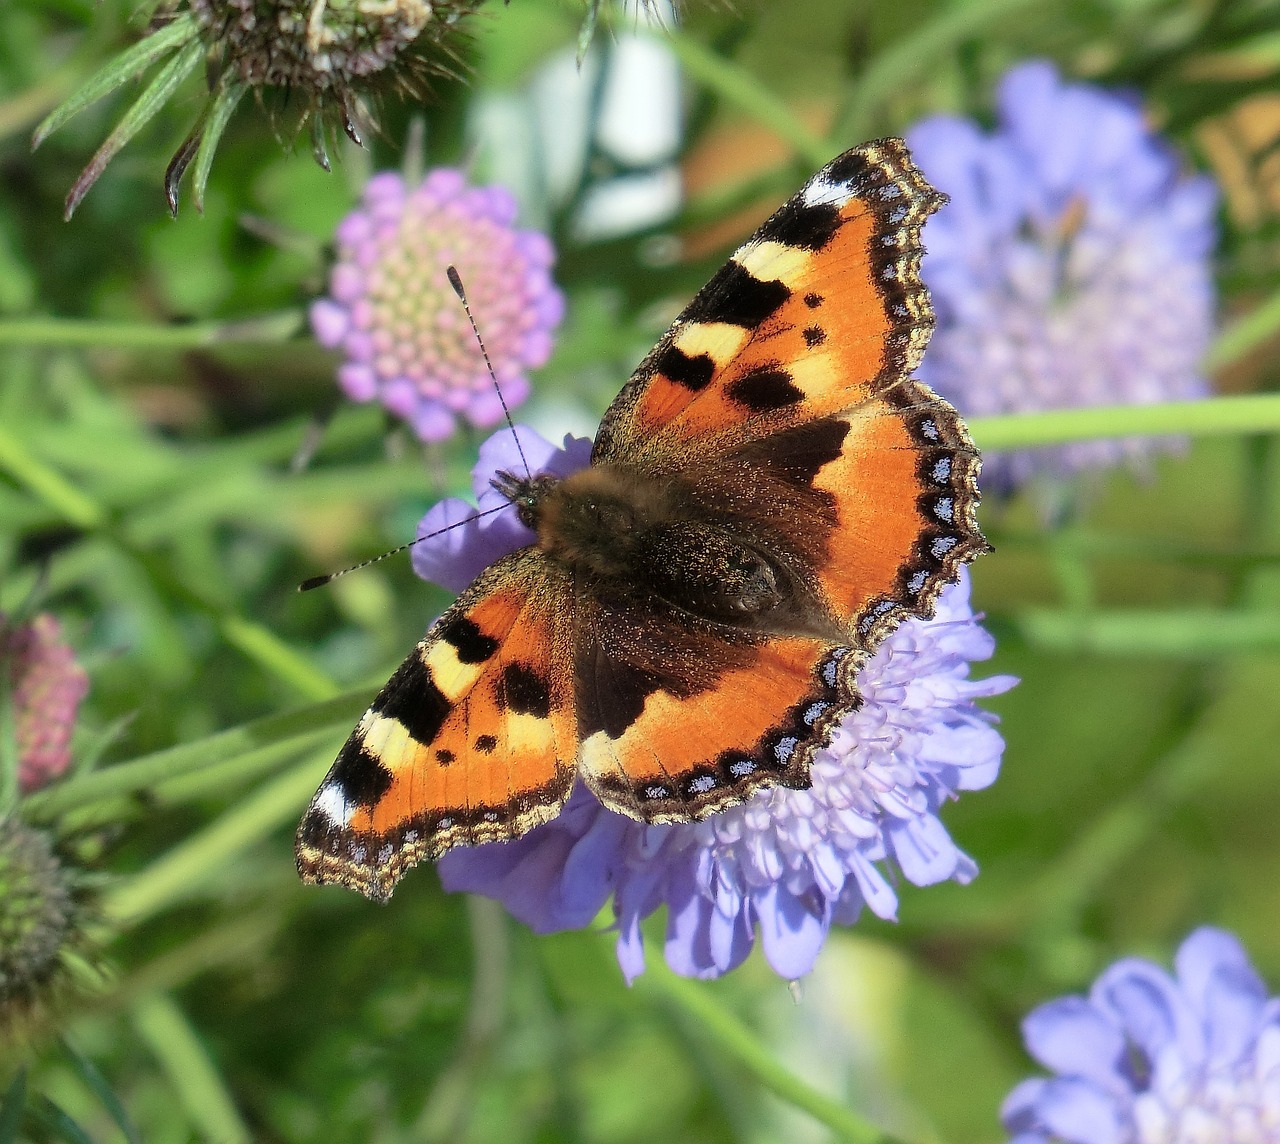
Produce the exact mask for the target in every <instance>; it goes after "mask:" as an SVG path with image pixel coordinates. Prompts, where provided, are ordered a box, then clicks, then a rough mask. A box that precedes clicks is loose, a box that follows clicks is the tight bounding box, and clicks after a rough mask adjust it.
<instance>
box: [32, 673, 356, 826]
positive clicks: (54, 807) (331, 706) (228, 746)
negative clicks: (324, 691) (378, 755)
mask: <svg viewBox="0 0 1280 1144" xmlns="http://www.w3.org/2000/svg"><path fill="white" fill-rule="evenodd" d="M369 695H370V692H369V689H368V688H361V689H359V690H356V691H348V692H346V693H345V694H343V695H339V696H337V697H336V698H334V699H330V700H328V701H326V702H324V703H315V704H312V705H310V706H307V707H299V708H296V709H295V710H293V711H287V712H285V713H284V714H282V715H268V716H267V717H265V718H263V719H255V720H253V721H252V722H249V723H244V724H241V725H240V726H239V727H232V728H231V729H230V730H227V731H219V732H218V733H217V734H215V735H208V736H206V737H205V738H203V739H197V740H196V741H195V742H192V743H182V744H180V745H179V746H176V747H169V748H167V749H166V750H163V751H156V752H155V753H154V754H150V755H144V756H143V757H142V758H140V759H134V760H133V761H132V762H128V763H117V764H116V765H115V766H112V767H106V768H105V769H103V770H100V771H91V772H90V773H89V774H87V775H82V776H80V777H78V778H74V779H70V780H69V781H67V782H63V783H57V784H55V785H53V786H50V787H46V788H45V789H44V790H41V791H37V792H36V793H35V794H32V795H29V796H28V797H27V799H26V801H25V802H24V804H23V809H24V813H25V816H26V817H27V818H30V819H31V820H33V821H37V822H48V821H51V820H52V819H55V818H57V817H58V816H59V815H61V814H65V813H66V812H67V811H69V810H75V809H77V808H79V807H83V806H90V805H92V804H94V803H98V802H103V801H105V800H107V799H112V798H119V797H121V796H126V795H132V794H137V793H139V792H140V791H144V790H150V789H151V788H152V787H154V786H156V785H158V784H160V783H163V782H165V781H166V780H171V779H176V778H179V777H180V776H183V775H191V774H193V773H195V772H197V771H200V770H203V769H204V768H206V767H209V766H213V765H229V764H231V763H233V762H236V761H237V760H239V761H241V762H243V761H244V760H245V759H247V758H249V757H250V756H252V755H255V754H257V753H258V752H261V751H276V750H281V751H285V750H286V744H288V745H289V747H288V749H292V747H293V746H295V745H297V744H299V743H302V742H305V741H306V740H307V738H308V736H311V735H315V734H318V733H320V732H321V731H323V730H325V729H326V728H329V729H331V730H332V731H333V733H334V734H335V737H336V735H337V734H338V733H339V732H341V731H342V730H343V729H344V728H349V725H350V724H351V723H353V722H354V721H355V720H356V719H357V718H359V716H360V713H361V712H362V711H363V710H364V709H365V707H366V706H368V703H369Z"/></svg>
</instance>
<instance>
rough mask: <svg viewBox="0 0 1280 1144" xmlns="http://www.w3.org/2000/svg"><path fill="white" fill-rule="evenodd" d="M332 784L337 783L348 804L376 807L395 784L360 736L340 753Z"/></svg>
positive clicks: (349, 742)
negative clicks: (379, 800) (376, 803)
mask: <svg viewBox="0 0 1280 1144" xmlns="http://www.w3.org/2000/svg"><path fill="white" fill-rule="evenodd" d="M327 781H328V782H332V783H337V785H338V787H339V788H340V789H341V790H342V794H343V796H344V797H345V798H346V800H347V802H354V803H359V804H360V805H361V806H372V805H373V804H374V803H375V802H377V801H378V799H380V798H381V797H382V796H383V795H384V794H386V793H387V788H388V787H389V786H390V785H391V772H390V771H389V770H387V768H386V767H384V766H383V765H382V764H381V763H380V762H379V761H378V760H377V759H376V758H375V757H374V756H373V755H371V754H370V753H369V752H368V751H367V750H366V749H365V745H364V743H363V742H362V741H361V740H360V738H359V737H358V735H352V736H351V738H350V739H348V740H347V744H346V746H345V747H343V748H342V750H341V752H339V754H338V758H337V761H336V762H335V763H334V764H333V769H332V770H331V771H330V772H329V778H328V780H327Z"/></svg>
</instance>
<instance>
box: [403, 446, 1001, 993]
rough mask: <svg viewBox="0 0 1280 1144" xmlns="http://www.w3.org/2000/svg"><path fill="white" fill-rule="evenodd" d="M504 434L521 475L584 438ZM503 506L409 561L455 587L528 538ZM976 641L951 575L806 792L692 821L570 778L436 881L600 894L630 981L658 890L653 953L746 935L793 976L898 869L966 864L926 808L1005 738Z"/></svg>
mask: <svg viewBox="0 0 1280 1144" xmlns="http://www.w3.org/2000/svg"><path fill="white" fill-rule="evenodd" d="M518 432H519V440H520V442H521V444H522V445H523V448H524V452H525V456H526V458H527V460H528V463H529V466H530V469H531V470H532V471H534V472H538V471H547V472H555V473H557V474H559V475H565V474H566V473H568V472H572V471H573V470H575V469H577V468H580V467H581V466H582V465H585V464H586V463H587V461H588V459H589V455H590V444H589V442H585V441H579V440H573V439H566V443H565V449H564V450H555V449H554V448H553V447H552V446H550V445H549V444H547V443H546V442H544V441H541V440H540V439H538V438H537V437H536V435H535V434H533V433H532V432H531V431H529V430H526V429H524V428H521V429H519V431H518ZM513 445H514V442H513V440H512V434H511V432H510V431H505V430H504V431H502V432H500V433H497V434H495V435H494V436H493V437H491V438H490V440H489V442H488V443H487V444H486V445H485V447H484V448H483V449H482V452H481V459H480V463H479V464H478V465H477V467H476V470H475V480H476V489H477V492H478V494H479V495H480V499H481V507H482V508H484V507H486V504H487V501H488V500H491V499H492V497H494V496H496V495H497V494H493V493H491V490H489V487H488V482H489V479H490V478H491V477H492V476H493V473H494V471H495V468H502V469H509V470H512V471H514V472H522V471H523V470H522V466H521V462H520V459H519V457H518V456H517V455H516V452H515V449H514V448H513ZM467 512H468V509H467V507H466V506H465V505H464V504H463V503H462V502H456V501H455V502H446V503H445V504H444V505H437V506H436V508H434V509H432V511H431V512H430V513H429V514H428V515H427V517H426V518H425V519H424V520H423V522H422V524H421V525H420V526H419V535H425V534H426V533H428V532H432V531H435V530H436V529H439V528H441V527H443V526H444V525H446V524H452V523H454V522H455V521H457V520H461V519H465V515H466V514H467ZM514 516H515V513H514V510H509V511H506V510H504V511H502V512H498V513H495V514H494V515H492V516H489V517H485V518H483V519H475V520H472V521H470V522H469V523H467V524H466V525H464V526H463V527H461V528H456V529H453V530H452V531H450V532H446V533H443V534H442V535H440V536H438V537H436V538H435V539H434V540H432V541H428V542H426V543H424V544H420V545H418V546H417V548H416V549H415V552H416V553H417V556H416V558H415V568H416V569H417V570H418V572H419V573H420V574H423V575H426V576H427V577H428V578H430V579H433V580H435V581H437V582H438V583H441V584H444V585H445V586H447V587H451V588H458V587H460V586H462V585H463V584H465V583H466V582H467V581H468V580H469V579H470V578H471V577H472V576H473V575H474V574H475V572H476V571H478V570H479V568H481V567H483V566H484V565H486V564H488V563H490V562H491V561H492V560H494V559H496V558H497V557H498V556H500V555H502V554H503V553H504V552H507V551H510V550H511V549H512V548H514V547H518V546H520V545H523V544H527V543H529V542H530V540H531V539H532V534H531V533H529V532H528V531H527V530H524V529H523V527H522V526H520V524H519V522H518V521H515V520H514ZM513 522H514V523H513ZM424 549H425V550H426V551H424ZM992 649H993V644H992V640H991V637H990V636H989V635H988V634H987V633H986V632H985V631H984V630H983V629H982V628H981V627H980V626H979V624H978V623H977V620H976V619H975V617H974V615H973V612H972V610H971V609H970V606H969V586H968V581H967V579H962V580H961V581H960V582H959V583H957V584H955V585H953V586H952V587H950V588H949V589H947V591H946V592H944V593H943V595H942V597H941V599H940V600H939V602H938V608H937V615H936V616H935V618H934V619H932V620H929V621H909V622H907V623H905V624H903V625H902V626H901V627H900V628H899V629H898V630H897V631H896V632H895V633H894V634H893V635H892V636H890V637H889V639H887V640H886V641H885V642H884V643H883V644H882V645H881V647H880V648H879V649H878V651H877V652H876V654H875V655H874V656H873V657H872V659H871V660H870V661H869V662H868V664H867V666H866V667H865V668H864V669H863V670H862V673H861V675H860V676H859V683H860V687H861V689H862V692H863V696H864V703H863V705H862V707H861V708H860V709H859V710H858V711H857V712H855V713H853V714H851V715H850V716H849V717H848V718H847V719H846V720H845V722H844V723H843V724H842V725H841V727H840V728H839V729H838V731H837V732H836V734H835V735H834V737H833V739H832V741H831V743H830V744H829V746H828V747H827V748H826V749H824V750H822V751H820V752H819V753H818V754H817V756H816V758H815V760H814V764H813V772H812V774H813V785H812V787H811V789H809V790H806V791H792V790H770V791H762V792H760V793H758V794H757V795H756V796H755V797H753V798H752V799H751V800H750V801H749V802H747V803H745V804H744V805H742V806H739V807H734V808H732V809H730V810H727V811H725V812H723V813H721V814H718V815H715V816H713V817H712V818H710V819H708V820H707V821H704V822H701V823H694V824H682V825H663V826H645V825H643V824H641V823H638V822H635V821H633V820H631V819H629V818H625V817H623V816H621V815H618V814H615V813H614V812H612V811H610V810H606V809H605V808H604V807H603V806H601V805H600V803H599V802H598V801H597V800H596V799H595V797H594V796H593V795H592V794H591V793H590V792H589V791H588V790H586V788H585V787H584V786H582V785H581V784H579V785H578V786H577V787H576V788H575V789H574V791H573V794H572V796H571V797H570V799H569V802H568V805H567V806H566V807H565V809H564V811H563V812H562V813H561V814H560V816H559V817H558V818H556V819H555V820H553V821H552V822H550V823H547V824H546V825H544V826H540V827H537V828H535V829H534V830H532V831H530V832H529V833H528V834H526V835H524V836H523V837H522V838H519V839H516V840H515V841H512V842H506V843H492V844H487V845H483V846H477V847H473V848H467V849H456V850H453V851H450V852H449V853H448V854H446V855H445V856H444V857H443V858H442V859H441V860H440V863H439V867H440V876H441V879H442V880H443V882H444V885H445V887H446V888H447V889H450V890H467V891H471V892H473V893H480V894H486V895H488V896H490V897H493V898H496V899H498V900H499V901H501V902H503V903H504V904H505V905H506V906H507V908H508V909H509V910H510V911H511V912H512V913H513V914H514V915H515V916H516V917H517V918H519V919H520V920H522V921H524V922H525V923H527V924H528V925H529V926H530V927H531V928H533V929H534V930H536V931H538V932H540V933H549V932H554V931H558V930H565V929H576V928H580V927H582V926H585V925H588V924H589V923H590V922H591V921H592V920H593V919H594V918H595V916H596V915H597V914H598V913H599V911H600V909H601V908H602V907H603V906H604V905H605V903H606V902H607V901H608V900H609V898H610V896H612V897H613V908H614V914H615V917H616V919H617V927H618V961H619V963H620V965H621V966H622V970H623V972H624V973H625V974H626V976H627V978H628V979H629V980H630V979H632V978H634V977H635V976H636V975H638V974H639V973H641V972H642V971H643V969H644V959H645V951H644V940H643V937H642V934H641V928H640V925H641V922H642V921H643V919H644V918H646V917H647V916H649V915H650V914H652V913H654V912H655V911H656V910H657V909H658V908H659V907H660V906H663V905H665V906H666V907H667V935H666V941H665V946H664V954H665V957H666V960H667V962H668V964H670V965H671V967H672V968H673V969H675V970H676V971H677V972H678V973H682V974H685V975H687V976H694V977H716V976H719V975H720V974H722V973H725V972H727V971H728V970H730V969H732V968H733V967H734V966H736V965H738V964H740V963H741V962H742V961H743V959H745V958H746V956H747V955H748V954H749V953H750V952H751V950H752V948H753V946H754V945H755V942H756V941H757V939H759V941H760V942H761V945H762V946H763V949H764V954H765V957H766V958H767V959H768V961H769V964H770V965H771V966H772V967H773V968H774V970H775V971H776V972H778V973H779V974H781V975H782V976H783V977H786V978H788V979H791V978H796V977H800V976H802V975H803V974H805V973H807V972H808V971H809V970H810V969H811V968H812V967H813V963H814V959H815V958H816V957H817V954H818V951H819V949H820V948H821V946H822V943H823V941H824V940H825V938H826V935H827V932H828V930H829V929H830V927H831V925H832V924H833V923H842V924H849V923H851V922H853V921H855V920H856V919H857V918H858V916H859V914H860V913H861V912H862V910H863V908H864V907H865V908H868V909H870V910H871V912H872V913H874V914H876V915H877V916H879V917H882V918H892V917H894V915H895V912H896V909H897V902H898V898H897V891H896V889H895V887H894V881H893V880H894V878H895V877H896V876H897V875H901V876H902V877H905V878H906V880H907V881H909V882H911V883H913V884H915V885H921V886H923V885H930V884H933V883H935V882H941V881H946V880H953V881H957V882H968V881H969V880H971V879H972V878H973V877H974V876H975V874H976V873H977V867H976V865H975V864H974V863H973V861H972V859H970V858H969V857H968V856H967V855H966V854H964V853H963V852H962V851H961V850H960V849H959V848H958V847H957V846H956V845H955V843H954V842H953V841H952V839H951V837H950V835H949V834H948V833H947V831H946V828H945V827H944V826H943V825H942V822H941V820H940V819H939V817H938V811H939V810H940V808H941V806H942V804H943V803H944V802H946V801H948V800H949V799H951V798H954V797H955V796H956V795H957V794H958V793H959V792H960V791H962V790H978V789H981V788H983V787H986V786H988V785H990V784H991V783H992V782H993V781H994V780H995V778H996V775H997V773H998V771H999V767H1000V758H1001V753H1002V751H1003V747H1004V743H1003V740H1002V739H1001V738H1000V735H999V734H998V733H997V732H996V730H995V728H994V726H993V723H994V719H993V718H992V717H991V716H990V715H987V714H985V713H984V712H982V711H981V710H980V709H979V708H978V706H977V704H976V700H978V699H980V698H983V697H986V696H991V695H997V694H999V693H1000V692H1002V691H1005V690H1007V689H1008V688H1009V687H1011V686H1012V685H1013V683H1014V680H1012V679H1011V678H1009V677H1007V676H998V677H994V678H990V679H986V680H982V681H974V680H971V679H970V678H969V669H970V664H971V663H972V662H974V661H977V660H983V659H986V658H988V657H989V656H990V655H991V652H992Z"/></svg>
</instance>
